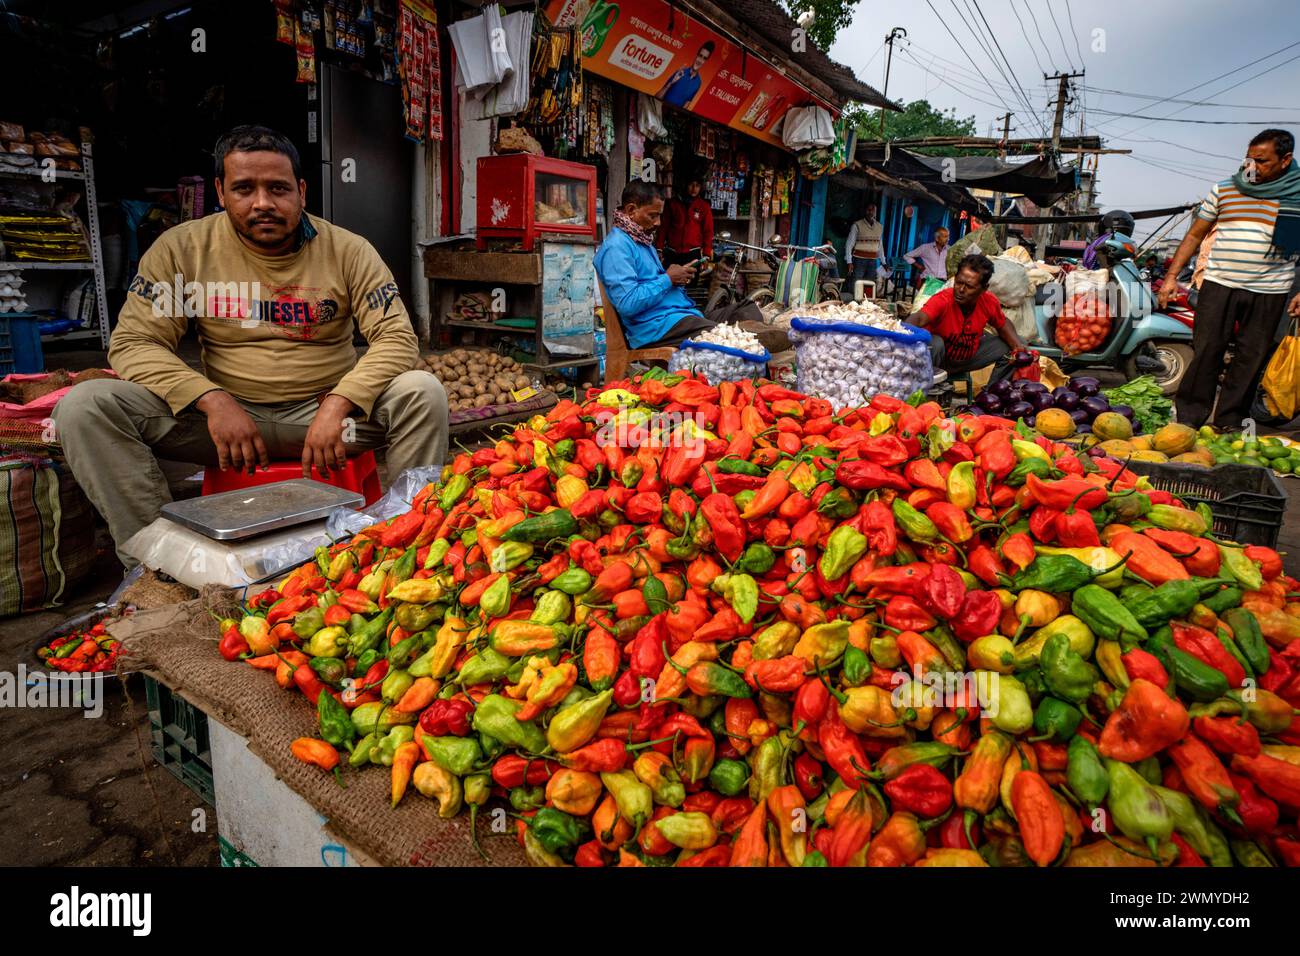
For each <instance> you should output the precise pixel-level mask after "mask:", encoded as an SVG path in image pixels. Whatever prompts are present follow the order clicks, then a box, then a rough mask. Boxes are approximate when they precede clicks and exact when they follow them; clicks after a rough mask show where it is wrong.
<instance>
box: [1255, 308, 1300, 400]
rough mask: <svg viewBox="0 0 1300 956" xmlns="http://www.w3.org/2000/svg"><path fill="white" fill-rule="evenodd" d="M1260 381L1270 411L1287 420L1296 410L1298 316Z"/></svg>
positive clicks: (1299, 373)
mask: <svg viewBox="0 0 1300 956" xmlns="http://www.w3.org/2000/svg"><path fill="white" fill-rule="evenodd" d="M1260 384H1261V385H1262V386H1263V388H1264V404H1265V405H1266V406H1268V410H1269V413H1270V414H1273V415H1278V416H1280V417H1282V418H1285V419H1288V420H1290V419H1292V418H1295V416H1296V412H1297V410H1300V320H1297V321H1296V322H1293V323H1292V324H1291V334H1290V335H1288V336H1287V337H1286V338H1284V339H1283V340H1282V343H1281V344H1280V345H1279V346H1278V347H1277V351H1276V352H1274V353H1273V357H1272V358H1271V359H1269V361H1268V368H1266V369H1264V380H1263V381H1262V382H1261V383H1260Z"/></svg>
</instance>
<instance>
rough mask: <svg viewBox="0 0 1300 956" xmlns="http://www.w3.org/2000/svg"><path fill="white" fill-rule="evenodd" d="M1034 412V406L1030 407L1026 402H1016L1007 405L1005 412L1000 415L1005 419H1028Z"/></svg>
mask: <svg viewBox="0 0 1300 956" xmlns="http://www.w3.org/2000/svg"><path fill="white" fill-rule="evenodd" d="M1034 411H1035V409H1034V406H1033V405H1030V404H1029V403H1028V402H1016V403H1015V404H1012V405H1008V406H1007V410H1006V411H1005V412H1003V413H1002V414H1003V415H1004V416H1005V417H1006V418H1010V419H1016V418H1028V417H1029V416H1030V415H1032V414H1034Z"/></svg>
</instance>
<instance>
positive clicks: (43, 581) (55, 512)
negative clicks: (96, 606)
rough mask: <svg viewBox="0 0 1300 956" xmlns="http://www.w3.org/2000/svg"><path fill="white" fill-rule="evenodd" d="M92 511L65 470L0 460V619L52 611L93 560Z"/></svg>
mask: <svg viewBox="0 0 1300 956" xmlns="http://www.w3.org/2000/svg"><path fill="white" fill-rule="evenodd" d="M94 544H95V513H94V510H93V509H92V508H91V506H90V502H89V501H88V500H87V499H86V496H85V494H83V493H82V491H81V488H80V487H79V486H78V485H77V483H76V482H75V481H74V480H73V478H72V475H71V473H69V472H68V471H67V470H66V468H60V467H58V466H56V465H55V464H54V463H53V462H51V461H48V460H43V459H30V458H5V459H0V617H8V616H10V615H14V614H21V613H23V612H25V611H36V610H39V609H41V608H47V607H56V606H58V605H59V604H60V603H61V601H62V599H63V598H64V597H65V596H66V594H67V592H68V590H69V589H70V588H72V587H74V586H75V585H76V584H77V583H78V582H80V581H81V579H82V578H84V577H85V576H86V574H87V573H88V572H89V571H90V569H91V566H92V565H93V564H94V562H95V548H94Z"/></svg>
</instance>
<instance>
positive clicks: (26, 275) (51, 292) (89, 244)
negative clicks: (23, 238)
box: [0, 127, 110, 349]
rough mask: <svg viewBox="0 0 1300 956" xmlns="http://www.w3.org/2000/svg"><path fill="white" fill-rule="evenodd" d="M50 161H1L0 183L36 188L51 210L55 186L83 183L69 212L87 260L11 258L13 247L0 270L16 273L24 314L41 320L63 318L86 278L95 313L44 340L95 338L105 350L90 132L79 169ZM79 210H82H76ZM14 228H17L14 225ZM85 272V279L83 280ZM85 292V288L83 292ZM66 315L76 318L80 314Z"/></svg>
mask: <svg viewBox="0 0 1300 956" xmlns="http://www.w3.org/2000/svg"><path fill="white" fill-rule="evenodd" d="M52 159H53V158H52V157H37V162H36V164H35V165H31V166H26V167H19V166H15V165H13V164H12V163H0V180H4V181H9V182H12V183H20V184H25V185H26V186H27V187H28V189H27V190H26V191H31V190H32V189H36V190H39V191H40V193H41V195H42V198H43V199H48V200H49V201H50V206H51V209H52V208H53V200H54V197H55V191H56V190H58V189H60V188H76V186H77V184H84V187H82V195H81V197H80V199H79V200H78V201H77V202H76V204H75V206H74V210H79V221H80V228H81V229H82V230H83V232H84V238H85V245H86V254H87V256H88V258H86V259H58V260H53V259H36V258H17V257H14V255H13V251H12V249H11V250H10V251H9V253H8V255H9V256H10V258H7V259H3V260H0V271H3V272H5V273H6V274H16V275H18V276H19V277H21V278H22V280H23V283H22V286H21V290H22V295H23V298H24V299H25V300H26V311H27V312H30V313H38V314H40V315H43V316H54V317H64V316H65V313H66V311H67V309H68V303H69V302H74V303H75V302H78V301H80V300H81V299H82V298H83V296H82V295H81V294H80V293H81V292H82V291H83V290H79V289H78V286H80V285H81V284H83V283H84V282H85V280H86V279H87V278H89V280H90V282H91V284H92V286H93V295H94V300H93V301H94V313H93V317H91V318H90V319H89V322H82V325H83V328H80V329H76V330H73V331H68V332H63V333H55V334H49V335H45V336H42V338H43V339H44V340H45V341H46V342H50V341H72V340H81V339H97V340H98V341H99V343H100V344H101V346H102V347H103V348H105V349H107V348H108V339H109V331H110V330H109V322H108V320H107V316H108V299H107V288H106V283H105V276H104V258H103V250H102V247H101V242H100V224H99V206H98V197H97V195H96V190H95V165H94V142H93V137H92V136H91V133H90V130H88V129H86V128H85V127H83V128H82V130H81V142H80V163H81V169H80V170H72V169H58V168H53V167H52V166H51V165H49V164H48V163H46V162H45V160H51V161H52ZM80 210H84V212H80ZM15 225H16V224H15ZM87 273H89V276H87ZM84 292H85V293H87V294H88V293H89V292H90V290H89V289H86V290H84ZM84 311H88V310H83V309H77V314H75V315H67V316H66V317H68V318H71V319H74V320H79V319H81V318H82V316H83V312H84Z"/></svg>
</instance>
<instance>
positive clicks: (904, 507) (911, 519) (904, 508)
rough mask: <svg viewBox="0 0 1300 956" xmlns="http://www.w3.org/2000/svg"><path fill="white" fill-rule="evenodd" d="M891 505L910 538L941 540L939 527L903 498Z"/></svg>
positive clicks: (924, 542) (930, 542)
mask: <svg viewBox="0 0 1300 956" xmlns="http://www.w3.org/2000/svg"><path fill="white" fill-rule="evenodd" d="M890 507H891V508H892V509H893V511H894V520H895V521H897V522H898V527H899V528H901V529H902V531H903V534H905V535H907V537H908V538H910V539H911V540H913V541H918V542H920V543H922V544H933V543H934V542H936V541H938V540H939V528H938V527H937V526H936V525H935V523H934V522H933V521H931V520H930V519H929V518H927V517H926V516H925V515H923V514H921V512H919V511H917V510H916V509H915V508H913V507H912V506H911V505H909V504H908V503H907V502H906V501H904V500H903V499H902V498H895V499H894V501H893V503H892V504H891V505H890ZM827 580H830V578H827Z"/></svg>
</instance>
